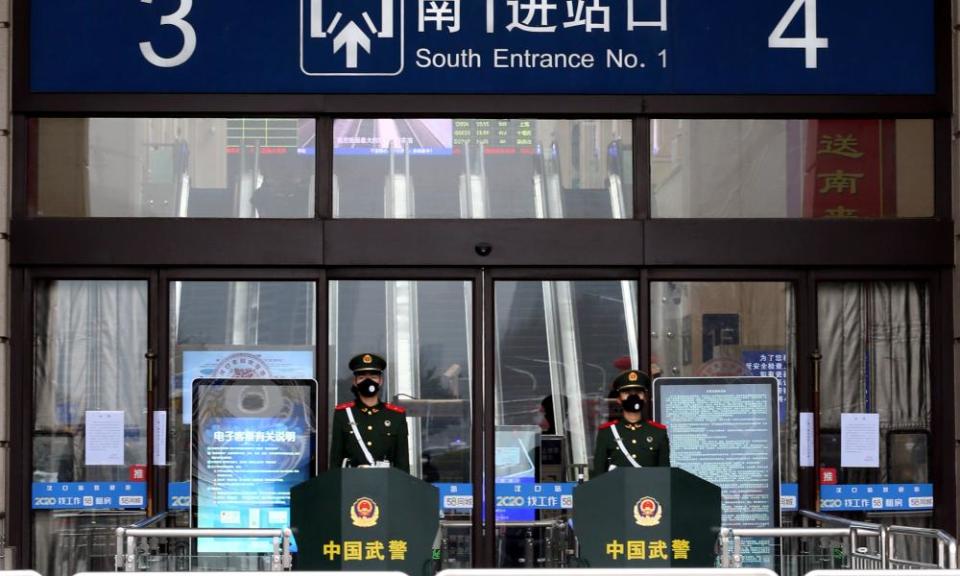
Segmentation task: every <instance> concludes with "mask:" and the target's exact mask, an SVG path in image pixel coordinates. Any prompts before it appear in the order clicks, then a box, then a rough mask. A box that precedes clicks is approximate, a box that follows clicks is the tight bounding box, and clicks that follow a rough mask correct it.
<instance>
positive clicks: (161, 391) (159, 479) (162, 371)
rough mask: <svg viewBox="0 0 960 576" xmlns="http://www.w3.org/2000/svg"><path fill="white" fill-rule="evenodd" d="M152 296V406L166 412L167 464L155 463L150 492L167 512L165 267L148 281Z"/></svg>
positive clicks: (157, 505)
mask: <svg viewBox="0 0 960 576" xmlns="http://www.w3.org/2000/svg"><path fill="white" fill-rule="evenodd" d="M151 283H152V285H151V288H150V290H151V295H152V296H153V295H155V297H156V304H154V308H155V310H156V319H155V321H154V325H153V326H154V328H153V330H151V335H150V337H151V338H155V339H156V345H155V347H154V348H153V349H154V350H156V353H157V379H156V381H155V382H154V400H153V401H154V409H155V410H165V411H166V412H167V436H168V438H167V440H168V441H167V464H166V466H162V467H158V466H154V469H155V474H154V484H155V485H154V487H153V494H154V497H155V498H156V500H155V502H154V511H155V512H167V511H168V506H167V504H168V489H167V488H168V483H169V482H170V476H171V475H170V463H171V458H170V455H171V446H170V442H169V435H170V382H171V381H172V380H173V375H172V373H171V372H172V371H171V369H170V368H171V366H170V365H171V361H170V352H171V347H170V341H171V333H170V279H169V277H168V275H167V271H166V270H158V271H157V272H156V273H155V274H154V278H153V280H151Z"/></svg>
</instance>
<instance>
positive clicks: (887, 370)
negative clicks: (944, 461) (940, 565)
mask: <svg viewBox="0 0 960 576" xmlns="http://www.w3.org/2000/svg"><path fill="white" fill-rule="evenodd" d="M929 298H930V297H929V292H928V288H927V285H926V283H925V282H892V281H891V282H826V283H821V284H820V285H819V286H818V289H817V305H818V335H819V348H820V353H821V354H822V356H823V357H822V360H821V363H820V382H821V386H820V419H819V438H820V443H819V460H820V461H819V462H818V466H819V468H820V474H819V478H820V483H821V486H820V493H821V501H820V503H821V510H822V511H824V512H827V513H830V514H839V515H846V516H850V517H853V518H857V519H864V518H866V519H868V521H870V522H886V523H895V524H900V525H903V524H907V525H913V526H930V522H931V520H932V516H931V515H932V511H933V504H934V502H933V486H932V484H931V483H930V478H931V466H930V462H931V449H932V442H931V428H930V425H931V415H930V412H931V403H932V399H931V382H930V350H931V347H932V345H931V340H930V338H931V329H930V302H929ZM902 544H903V545H906V544H907V543H900V542H899V541H898V542H896V543H895V545H896V546H897V548H898V550H903V551H904V552H908V553H911V554H912V555H913V556H916V554H921V555H924V554H925V552H923V551H919V550H908V549H904V548H902ZM927 552H929V551H927ZM926 559H928V560H929V558H926Z"/></svg>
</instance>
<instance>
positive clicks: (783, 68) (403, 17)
mask: <svg viewBox="0 0 960 576" xmlns="http://www.w3.org/2000/svg"><path fill="white" fill-rule="evenodd" d="M30 8H31V11H30V86H31V89H32V90H33V91H35V92H147V93H150V92H163V93H167V92H182V93H237V92H243V93H252V92H260V93H379V94H397V93H406V94H453V93H474V94H480V93H513V94H558V93H562V94H588V93H593V94H641V93H642V94H791V93H792V94H930V93H932V92H933V91H934V87H935V86H934V61H935V58H934V0H910V1H909V2H907V1H904V0H843V1H831V2H827V1H823V0H820V1H819V2H818V0H725V1H724V2H704V1H703V0H285V1H283V2H254V1H252V0H246V1H242V0H241V1H240V2H227V1H226V0H204V1H203V2H194V1H193V0H141V1H139V2H137V1H131V0H102V1H100V2H77V1H75V0H33V1H32V2H30Z"/></svg>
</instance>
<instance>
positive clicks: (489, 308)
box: [481, 273, 497, 568]
mask: <svg viewBox="0 0 960 576" xmlns="http://www.w3.org/2000/svg"><path fill="white" fill-rule="evenodd" d="M495 287H496V283H495V282H494V280H493V277H492V276H491V275H489V274H486V273H484V274H483V298H484V302H483V330H482V332H483V340H484V342H483V380H482V382H483V392H484V394H483V406H484V411H483V414H482V416H483V418H482V422H483V459H484V467H483V470H484V474H485V479H486V483H485V484H484V485H483V514H484V516H483V517H484V518H485V519H486V522H485V523H484V524H485V526H484V532H483V546H482V548H481V550H482V551H483V557H482V559H481V560H482V565H481V567H484V568H495V567H496V557H495V552H496V549H497V531H496V511H495V507H494V504H495V503H496V501H495V498H496V495H495V494H496V484H495V482H494V481H493V479H494V478H495V477H496V441H497V439H496V428H495V427H496V414H495V412H496V405H497V404H496V402H497V394H496V381H495V378H496V373H497V372H496V370H497V366H496V358H495V357H494V350H496V313H495V309H496V291H495V290H496V288H495ZM483 479H484V478H481V481H482V480H483Z"/></svg>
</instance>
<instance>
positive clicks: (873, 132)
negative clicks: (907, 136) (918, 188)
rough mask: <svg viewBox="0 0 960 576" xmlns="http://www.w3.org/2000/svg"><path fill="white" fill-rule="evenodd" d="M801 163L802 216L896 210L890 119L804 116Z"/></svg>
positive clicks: (890, 213) (877, 213)
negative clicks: (808, 117) (802, 167)
mask: <svg viewBox="0 0 960 576" xmlns="http://www.w3.org/2000/svg"><path fill="white" fill-rule="evenodd" d="M805 158H806V162H805V166H804V185H803V186H804V187H803V215H804V217H806V218H881V217H884V216H896V214H897V174H896V124H895V121H893V120H810V121H808V122H807V138H806V150H805Z"/></svg>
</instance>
